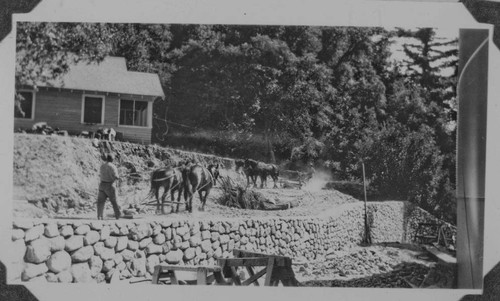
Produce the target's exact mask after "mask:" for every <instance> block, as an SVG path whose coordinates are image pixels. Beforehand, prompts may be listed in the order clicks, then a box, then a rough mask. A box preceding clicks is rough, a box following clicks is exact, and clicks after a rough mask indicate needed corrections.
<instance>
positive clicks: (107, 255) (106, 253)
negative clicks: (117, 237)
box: [100, 248, 115, 261]
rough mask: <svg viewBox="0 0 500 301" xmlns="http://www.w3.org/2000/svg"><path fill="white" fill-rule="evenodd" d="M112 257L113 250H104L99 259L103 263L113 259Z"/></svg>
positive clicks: (113, 254)
mask: <svg viewBox="0 0 500 301" xmlns="http://www.w3.org/2000/svg"><path fill="white" fill-rule="evenodd" d="M114 256H115V250H114V249H110V248H104V250H103V251H102V253H101V255H100V257H101V259H102V260H104V261H106V260H110V259H113V257H114Z"/></svg>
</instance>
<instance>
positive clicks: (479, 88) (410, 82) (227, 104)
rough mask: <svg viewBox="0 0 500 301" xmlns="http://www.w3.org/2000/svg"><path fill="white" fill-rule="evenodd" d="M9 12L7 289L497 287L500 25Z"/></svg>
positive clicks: (420, 288) (405, 288)
mask: <svg viewBox="0 0 500 301" xmlns="http://www.w3.org/2000/svg"><path fill="white" fill-rule="evenodd" d="M13 25H14V30H15V31H14V32H15V35H14V37H15V58H14V60H15V71H14V73H13V74H12V76H13V77H14V82H15V89H14V93H13V95H12V97H11V102H12V105H11V108H12V110H13V112H12V111H11V112H12V113H10V114H13V115H12V123H13V125H12V130H13V134H12V135H13V150H12V176H11V180H12V197H11V198H12V212H11V214H12V225H11V228H10V230H9V233H10V237H9V240H10V242H9V243H10V244H11V247H10V252H11V254H13V256H11V258H10V262H8V263H6V264H5V265H6V266H7V276H8V277H7V278H8V279H7V280H8V282H9V283H10V284H29V283H35V284H40V283H51V284H52V283H59V285H61V286H71V285H76V284H77V283H79V284H86V285H91V286H109V287H113V286H114V285H120V286H123V285H126V286H128V287H131V288H135V287H137V289H138V290H147V289H148V287H152V286H154V287H156V288H158V287H163V288H165V291H166V292H168V290H169V289H171V288H172V287H188V286H196V287H199V286H219V287H220V286H251V287H281V290H291V289H293V288H296V287H299V288H317V289H332V288H383V289H404V290H407V291H411V290H415V289H418V290H422V289H423V290H431V289H438V290H440V289H442V290H444V289H481V288H482V281H483V279H482V275H483V251H484V250H483V237H484V226H483V223H484V214H485V209H484V198H485V172H486V164H485V160H486V154H485V153H486V152H485V150H486V122H487V119H486V116H487V110H486V108H487V106H488V104H487V101H486V99H488V84H487V82H488V81H487V77H488V72H487V70H488V69H487V66H488V39H489V32H488V30H472V29H461V28H458V27H453V26H451V27H446V26H442V27H435V26H358V25H356V26H354V25H345V26H333V25H302V24H295V25H290V24H288V23H286V24H283V25H280V24H257V23H256V24H229V23H227V24H226V23H192V22H189V23H178V22H168V23H161V22H91V21H88V22H87V21H86V22H79V21H78V22H66V21H65V22H62V21H16V22H14V23H13ZM474 193H476V195H473V194H474ZM54 288H57V286H54ZM221 289H223V287H222V288H219V290H218V291H220V290H221ZM254 289H255V290H258V289H259V288H254Z"/></svg>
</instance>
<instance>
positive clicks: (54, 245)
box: [47, 236, 66, 253]
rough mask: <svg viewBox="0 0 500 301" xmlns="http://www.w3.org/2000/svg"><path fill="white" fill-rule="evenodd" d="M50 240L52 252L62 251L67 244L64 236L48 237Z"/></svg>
mask: <svg viewBox="0 0 500 301" xmlns="http://www.w3.org/2000/svg"><path fill="white" fill-rule="evenodd" d="M47 241H48V242H49V246H50V252H52V253H54V252H57V251H62V250H64V247H65V246H66V241H65V240H64V237H62V236H56V237H53V238H49V239H47Z"/></svg>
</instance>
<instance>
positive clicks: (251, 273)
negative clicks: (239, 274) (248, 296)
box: [246, 267, 259, 286]
mask: <svg viewBox="0 0 500 301" xmlns="http://www.w3.org/2000/svg"><path fill="white" fill-rule="evenodd" d="M246 268H247V272H248V274H249V275H250V277H253V276H254V275H255V272H254V270H253V267H246ZM253 284H254V285H255V286H259V282H258V281H255V282H254V283H253Z"/></svg>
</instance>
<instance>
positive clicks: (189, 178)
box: [184, 164, 219, 212]
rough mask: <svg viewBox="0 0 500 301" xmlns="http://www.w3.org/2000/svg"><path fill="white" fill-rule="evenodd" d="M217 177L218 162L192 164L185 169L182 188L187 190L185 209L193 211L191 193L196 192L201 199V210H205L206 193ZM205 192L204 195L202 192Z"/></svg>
mask: <svg viewBox="0 0 500 301" xmlns="http://www.w3.org/2000/svg"><path fill="white" fill-rule="evenodd" d="M218 178H219V164H215V165H214V164H210V165H208V167H204V166H202V165H200V164H194V165H191V166H189V167H187V168H186V169H185V173H184V181H185V186H184V188H185V189H186V191H187V198H186V210H189V212H193V195H194V194H195V193H196V192H198V195H199V196H200V201H201V211H204V210H205V203H206V202H207V197H208V194H209V193H210V190H211V189H212V187H214V186H215V183H216V182H217V179H218ZM203 192H205V194H204V195H202V193H203Z"/></svg>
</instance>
